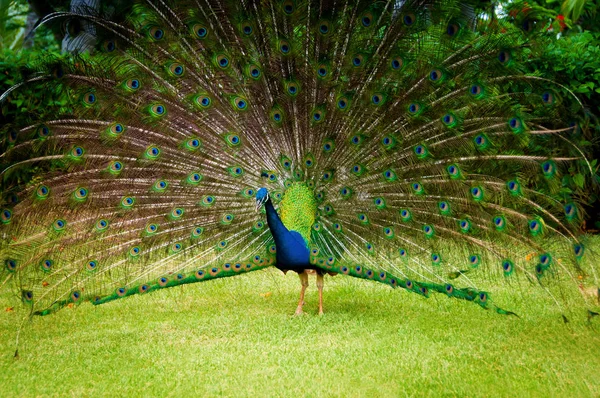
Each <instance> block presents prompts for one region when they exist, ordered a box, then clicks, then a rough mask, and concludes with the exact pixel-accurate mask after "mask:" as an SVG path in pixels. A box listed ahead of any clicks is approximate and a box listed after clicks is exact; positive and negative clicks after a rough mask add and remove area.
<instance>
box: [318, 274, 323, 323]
mask: <svg viewBox="0 0 600 398" xmlns="http://www.w3.org/2000/svg"><path fill="white" fill-rule="evenodd" d="M317 289H319V315H323V275H321V274H319V273H317Z"/></svg>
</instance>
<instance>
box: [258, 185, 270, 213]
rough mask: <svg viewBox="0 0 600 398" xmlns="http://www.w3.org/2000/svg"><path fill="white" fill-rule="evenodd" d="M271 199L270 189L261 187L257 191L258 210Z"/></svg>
mask: <svg viewBox="0 0 600 398" xmlns="http://www.w3.org/2000/svg"><path fill="white" fill-rule="evenodd" d="M267 200H269V191H268V190H267V188H260V189H259V190H258V191H256V211H258V210H260V208H261V206H262V205H264V204H265V203H266V202H267Z"/></svg>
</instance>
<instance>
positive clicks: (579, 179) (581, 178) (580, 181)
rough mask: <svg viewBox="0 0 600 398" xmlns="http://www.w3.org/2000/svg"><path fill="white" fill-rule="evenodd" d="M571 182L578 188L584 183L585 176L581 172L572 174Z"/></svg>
mask: <svg viewBox="0 0 600 398" xmlns="http://www.w3.org/2000/svg"><path fill="white" fill-rule="evenodd" d="M573 182H574V183H575V185H577V186H578V187H579V188H583V185H584V184H585V177H584V176H583V174H581V173H577V174H575V175H574V176H573Z"/></svg>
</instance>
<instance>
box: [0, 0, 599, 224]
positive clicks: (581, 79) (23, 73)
mask: <svg viewBox="0 0 600 398" xmlns="http://www.w3.org/2000/svg"><path fill="white" fill-rule="evenodd" d="M466 3H469V4H470V6H471V7H472V8H473V10H474V12H475V14H476V15H477V16H478V17H479V18H478V21H479V22H478V26H477V29H479V30H481V31H484V30H485V26H486V25H488V24H494V23H497V22H498V20H501V19H502V20H505V21H509V22H511V23H515V24H518V23H520V21H521V20H522V18H520V17H521V16H522V15H524V14H527V15H533V16H535V19H536V20H537V26H536V29H538V30H539V31H540V32H542V34H543V35H544V36H545V37H546V39H547V45H546V50H545V51H544V52H543V54H542V56H541V57H540V58H539V59H537V60H536V61H535V62H533V63H532V65H534V67H535V68H536V69H537V71H538V72H539V73H541V75H542V76H544V77H547V78H549V79H552V80H554V81H557V82H560V83H561V84H562V85H563V86H564V88H562V89H560V90H562V91H563V92H562V93H559V95H560V94H562V95H560V97H561V98H562V99H563V101H566V102H569V101H571V102H573V101H574V99H572V96H570V95H569V94H568V92H567V91H571V92H573V93H575V94H577V96H578V97H579V99H580V101H581V102H583V104H584V106H585V108H586V120H584V121H583V122H582V125H584V130H585V135H584V137H585V138H584V139H582V140H580V141H579V145H583V146H588V148H586V152H588V153H590V154H591V156H590V157H591V159H590V161H591V162H592V164H593V166H594V169H595V170H594V172H595V173H594V175H589V174H588V175H585V174H584V173H582V172H580V171H579V170H578V169H577V168H576V167H573V168H572V169H570V170H569V172H568V173H567V174H565V175H564V176H563V188H564V189H565V190H567V191H569V193H570V192H573V193H574V194H577V193H578V192H585V193H586V195H585V197H586V201H587V202H588V206H587V213H588V214H587V218H586V228H587V229H588V231H591V232H595V231H596V230H600V194H599V193H600V190H599V189H598V186H600V178H599V177H598V173H597V171H598V165H596V159H598V158H599V157H600V146H599V145H598V140H597V138H598V137H600V121H599V119H598V118H597V117H598V115H600V0H537V1H533V0H528V1H526V2H524V1H509V0H498V1H488V0H466ZM123 6H124V2H122V1H116V0H51V1H40V0H30V1H25V0H0V93H2V92H4V91H5V90H7V89H8V88H10V87H11V86H13V85H14V84H17V83H18V82H19V81H21V80H23V78H27V76H28V74H31V73H32V70H35V64H36V63H39V62H44V60H48V59H52V60H60V58H61V57H65V56H67V55H68V54H67V53H73V52H78V51H79V50H80V48H78V47H77V46H76V45H75V46H72V45H71V46H68V45H66V44H65V43H66V42H68V40H67V41H65V40H64V38H65V37H70V38H75V37H78V36H79V35H81V34H82V32H83V31H84V30H85V21H84V20H79V21H78V20H77V19H71V20H70V21H69V23H51V24H43V25H40V24H39V23H40V21H41V20H42V19H43V18H44V17H46V16H48V15H50V14H52V13H53V12H60V11H71V10H78V11H79V12H81V13H99V14H101V15H103V16H104V17H107V18H110V19H112V20H114V21H117V22H118V18H121V17H122V16H123V15H125V13H124V12H123V11H124V10H121V9H120V8H122V7H123ZM125 6H127V5H125ZM71 43H72V41H71ZM36 89H39V87H37V88H36V86H35V85H27V86H25V87H23V88H20V89H19V90H17V91H15V92H13V93H11V95H10V96H9V97H8V98H7V99H6V100H5V101H4V102H3V103H2V104H0V150H3V149H4V148H5V146H6V145H7V143H8V141H9V137H8V135H9V134H10V126H11V124H13V123H18V122H22V121H23V120H24V119H27V117H28V115H29V113H30V112H31V110H33V109H35V110H36V112H35V113H36V115H38V116H39V115H40V109H48V112H55V110H56V109H57V108H59V109H61V111H62V112H63V113H65V112H66V113H68V107H69V101H68V99H67V98H66V96H65V95H63V94H62V93H55V92H48V93H46V95H44V96H40V95H39V94H36V95H32V93H33V92H34V91H35V90H36ZM569 105H570V104H568V103H567V104H565V106H569ZM41 115H42V117H43V112H41ZM35 173H36V170H35V168H34V169H30V170H26V171H21V172H20V173H18V174H12V175H10V176H6V175H5V176H3V179H2V180H0V192H1V191H2V190H3V188H4V187H5V186H8V184H13V185H14V184H21V183H26V182H28V181H29V180H30V179H31V178H32V176H33V175H35ZM7 179H9V180H10V181H7ZM4 200H6V198H4Z"/></svg>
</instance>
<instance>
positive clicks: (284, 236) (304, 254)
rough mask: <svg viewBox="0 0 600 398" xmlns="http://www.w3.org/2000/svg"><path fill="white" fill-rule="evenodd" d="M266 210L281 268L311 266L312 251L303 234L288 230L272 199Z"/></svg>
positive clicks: (268, 202)
mask: <svg viewBox="0 0 600 398" xmlns="http://www.w3.org/2000/svg"><path fill="white" fill-rule="evenodd" d="M265 211H266V212H267V224H268V225H269V229H270V230H271V234H272V235H273V239H275V247H276V248H277V255H276V256H277V264H276V266H277V267H278V268H281V269H304V268H306V267H308V266H310V252H309V250H308V247H306V243H305V242H304V239H303V238H302V235H300V233H299V232H297V231H290V230H288V229H287V228H286V226H285V225H283V222H281V219H280V218H279V214H277V211H276V210H275V207H273V202H271V199H268V200H267V202H266V203H265Z"/></svg>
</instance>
